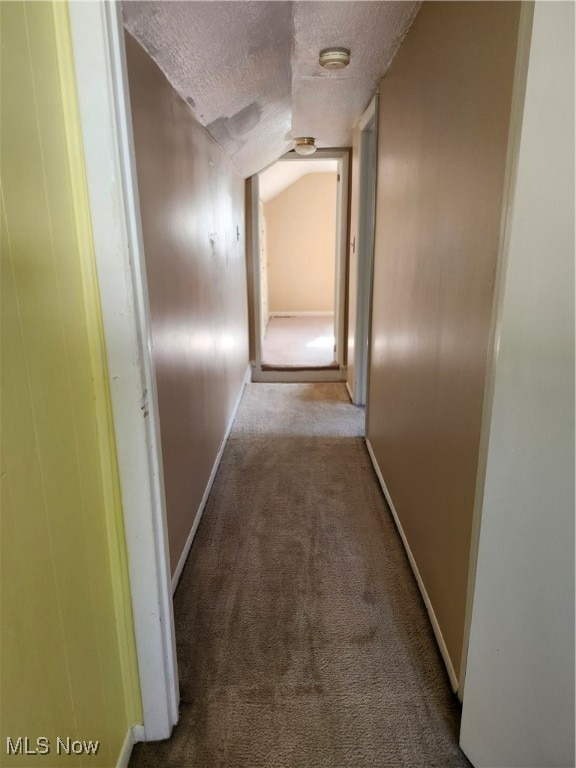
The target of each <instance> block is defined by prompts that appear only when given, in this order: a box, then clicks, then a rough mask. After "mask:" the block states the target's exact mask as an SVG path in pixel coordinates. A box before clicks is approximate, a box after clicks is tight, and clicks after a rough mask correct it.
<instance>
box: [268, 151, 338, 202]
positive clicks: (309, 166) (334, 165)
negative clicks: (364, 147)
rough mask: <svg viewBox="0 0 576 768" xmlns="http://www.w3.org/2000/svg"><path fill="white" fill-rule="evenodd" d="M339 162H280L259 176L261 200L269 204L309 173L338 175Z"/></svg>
mask: <svg viewBox="0 0 576 768" xmlns="http://www.w3.org/2000/svg"><path fill="white" fill-rule="evenodd" d="M337 171H338V160H279V161H278V162H277V163H274V165H271V166H270V168H267V169H266V170H265V171H262V173H261V174H260V175H259V179H258V182H259V183H258V187H259V191H260V199H261V200H263V201H264V202H265V203H269V202H270V200H272V199H273V198H274V197H276V196H277V195H279V194H280V192H283V191H284V190H285V189H287V188H288V187H289V186H291V185H292V184H294V182H296V181H298V179H300V178H301V177H302V176H306V175H308V174H309V173H336V172H337Z"/></svg>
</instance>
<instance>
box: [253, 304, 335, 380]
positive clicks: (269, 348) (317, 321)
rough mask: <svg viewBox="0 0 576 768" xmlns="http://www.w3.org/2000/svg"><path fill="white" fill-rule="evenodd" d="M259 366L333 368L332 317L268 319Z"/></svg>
mask: <svg viewBox="0 0 576 768" xmlns="http://www.w3.org/2000/svg"><path fill="white" fill-rule="evenodd" d="M262 363H263V364H264V365H267V366H274V367H279V368H285V367H288V368H293V367H309V368H320V367H325V366H329V365H333V364H334V365H335V363H334V316H333V315H326V316H324V315H295V316H292V317H271V318H270V319H269V320H268V323H267V325H266V333H265V335H264V343H263V345H262Z"/></svg>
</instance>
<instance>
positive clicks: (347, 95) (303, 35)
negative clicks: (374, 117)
mask: <svg viewBox="0 0 576 768" xmlns="http://www.w3.org/2000/svg"><path fill="white" fill-rule="evenodd" d="M419 6H420V3H418V2H378V1H376V0H368V1H367V2H364V1H363V0H335V1H333V0H321V1H320V2H315V1H314V0H310V1H309V0H304V1H301V2H282V1H281V0H280V1H277V0H273V1H272V2H268V1H267V0H256V1H255V2H252V1H249V0H233V1H232V2H229V1H228V2H220V1H219V0H210V1H209V2H205V1H203V0H191V1H190V2H182V1H179V2H170V1H167V0H160V1H158V2H157V1H155V0H124V2H123V3H122V7H123V12H124V22H125V26H126V28H127V30H128V31H129V32H130V34H132V35H133V36H134V37H135V38H136V39H137V40H138V41H139V43H140V44H141V45H142V46H143V47H144V48H145V50H146V51H148V53H149V54H150V56H152V58H153V59H154V60H155V61H156V63H157V64H158V66H159V67H160V69H161V70H162V71H163V72H164V74H165V75H166V77H167V78H168V80H169V81H170V82H171V83H172V85H173V86H174V88H175V89H176V90H177V91H178V93H179V94H180V95H181V96H182V98H184V99H185V100H186V101H187V102H188V104H189V105H190V108H191V110H192V112H193V113H194V115H195V116H196V118H197V120H199V122H200V123H202V125H204V126H206V128H207V129H208V130H209V131H210V133H211V134H212V136H213V137H214V139H215V140H216V141H217V142H218V144H220V146H221V147H223V149H225V150H226V151H227V152H228V154H229V155H230V156H231V158H232V161H233V162H234V164H235V166H236V167H237V169H238V170H239V172H240V173H241V174H242V175H243V176H250V175H252V174H253V173H257V172H258V171H261V170H262V169H263V168H265V167H266V166H267V165H269V164H270V163H272V162H274V161H275V160H277V159H278V158H279V157H281V156H282V155H283V154H285V153H286V152H287V151H288V150H290V149H291V148H292V139H293V138H295V137H297V136H314V137H315V138H316V143H317V145H318V146H319V147H345V146H349V145H350V144H351V141H352V126H353V125H354V123H355V122H356V121H357V120H358V118H359V117H360V115H361V114H362V112H363V110H364V109H365V107H366V106H367V104H368V102H369V101H370V98H371V96H372V94H373V93H374V90H375V88H376V85H377V83H378V80H379V79H380V78H381V77H382V75H383V74H384V73H385V71H386V69H387V68H388V66H389V64H390V62H391V60H392V58H393V57H394V54H395V53H396V51H397V50H398V47H399V46H400V43H401V42H402V39H403V37H404V35H405V34H406V32H407V31H408V28H409V27H410V24H411V23H412V20H413V19H414V16H415V15H416V13H417V11H418V8H419ZM330 45H338V46H344V47H346V48H349V49H350V51H351V62H350V65H349V66H348V67H347V68H346V69H344V70H339V71H335V72H329V71H327V70H325V69H323V68H322V67H321V66H320V65H319V64H318V53H319V52H320V50H321V49H322V48H326V47H328V46H330Z"/></svg>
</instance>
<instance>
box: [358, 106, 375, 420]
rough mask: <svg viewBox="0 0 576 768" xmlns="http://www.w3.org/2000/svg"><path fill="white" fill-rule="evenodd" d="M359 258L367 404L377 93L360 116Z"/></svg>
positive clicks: (361, 369) (362, 399)
mask: <svg viewBox="0 0 576 768" xmlns="http://www.w3.org/2000/svg"><path fill="white" fill-rule="evenodd" d="M359 127H360V153H359V196H358V244H357V248H358V257H357V261H356V263H357V270H358V271H357V290H358V295H357V298H356V328H355V338H354V404H355V405H366V399H367V394H368V369H369V364H370V359H369V358H370V329H371V318H372V287H373V275H374V234H375V227H376V178H377V173H376V165H377V158H378V94H376V95H375V96H374V98H373V99H372V101H371V102H370V104H369V106H368V108H367V109H366V111H365V112H364V114H363V115H362V118H361V119H360V124H359ZM372 131H374V147H373V150H374V164H373V165H372V164H371V154H370V147H369V141H370V133H371V132H372Z"/></svg>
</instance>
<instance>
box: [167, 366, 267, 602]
mask: <svg viewBox="0 0 576 768" xmlns="http://www.w3.org/2000/svg"><path fill="white" fill-rule="evenodd" d="M251 373H252V368H251V366H250V365H248V366H247V367H246V373H245V374H244V379H243V381H242V385H241V387H240V392H239V394H238V397H237V398H236V402H235V404H234V408H233V409H232V413H231V414H230V418H229V420H228V426H227V427H226V432H225V433H224V437H223V438H222V443H221V444H220V449H219V451H218V453H217V455H216V459H215V461H214V466H213V467H212V472H211V473H210V477H209V478H208V482H207V483H206V489H205V491H204V495H203V496H202V500H201V502H200V504H199V506H198V511H197V512H196V517H195V518H194V523H193V525H192V528H191V530H190V533H189V534H188V538H187V539H186V544H185V545H184V549H183V550H182V554H181V555H180V560H179V561H178V565H177V566H176V570H175V571H174V576H172V594H174V592H175V591H176V587H177V586H178V582H179V581H180V576H182V571H183V570H184V566H185V565H186V560H187V559H188V555H189V554H190V549H191V547H192V542H193V541H194V537H195V536H196V532H197V530H198V526H199V525H200V520H201V519H202V514H203V512H204V508H205V507H206V502H207V501H208V497H209V496H210V491H211V490H212V486H213V485H214V480H215V479H216V473H217V472H218V467H219V466H220V461H221V460H222V455H223V453H224V448H226V443H227V442H228V438H229V436H230V432H231V431H232V426H233V424H234V419H235V418H236V414H237V413H238V408H239V407H240V402H241V401H242V395H243V394H244V389H245V387H246V384H247V383H248V382H249V381H250V376H251Z"/></svg>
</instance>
